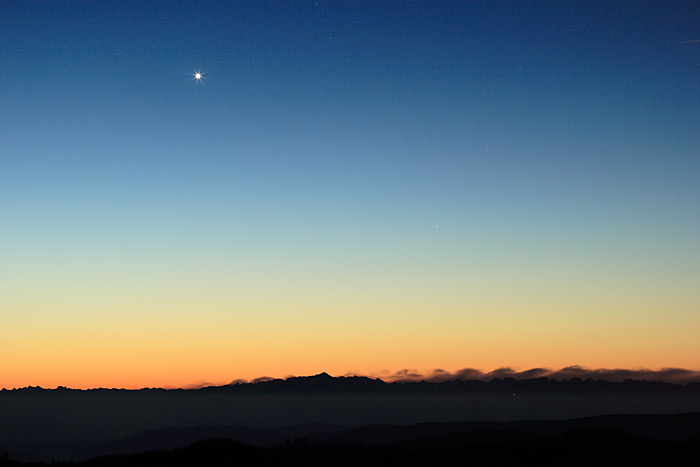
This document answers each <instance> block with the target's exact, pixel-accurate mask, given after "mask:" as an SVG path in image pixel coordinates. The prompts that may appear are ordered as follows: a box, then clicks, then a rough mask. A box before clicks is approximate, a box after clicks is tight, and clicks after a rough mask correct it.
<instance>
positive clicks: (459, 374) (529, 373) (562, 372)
mask: <svg viewBox="0 0 700 467" xmlns="http://www.w3.org/2000/svg"><path fill="white" fill-rule="evenodd" d="M373 376H376V377H379V378H381V379H382V380H384V381H386V382H404V381H405V382H409V381H428V382H435V383H439V382H443V381H450V380H461V381H467V380H479V381H490V380H492V379H495V378H513V379H516V380H524V379H532V378H549V379H554V380H564V379H566V380H570V379H572V378H579V379H582V380H586V379H589V378H590V379H594V380H598V379H603V380H606V381H610V382H620V381H624V380H628V379H631V380H646V381H663V382H667V383H675V384H687V383H691V382H700V371H695V370H688V369H685V368H662V369H659V370H650V369H646V368H640V369H634V370H632V369H623V368H615V369H607V368H595V369H592V368H586V367H582V366H578V365H573V366H567V367H564V368H561V369H559V370H552V369H548V368H531V369H529V370H523V371H517V370H514V369H512V368H509V367H505V368H498V369H496V370H493V371H489V372H483V371H481V370H477V369H475V368H463V369H461V370H457V371H455V372H449V371H445V370H443V369H439V368H438V369H435V370H432V371H431V372H429V373H427V374H422V373H419V372H417V371H414V370H409V369H404V370H400V371H397V372H395V373H387V374H382V375H373Z"/></svg>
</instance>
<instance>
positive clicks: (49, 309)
mask: <svg viewBox="0 0 700 467" xmlns="http://www.w3.org/2000/svg"><path fill="white" fill-rule="evenodd" d="M699 24H700V3H698V2H697V1H673V2H668V1H624V2H615V1H609V2H608V1H606V2H600V1H573V0H572V1H566V0H560V1H540V2H530V1H523V2H517V1H516V2H498V1H463V2H454V1H444V2H436V1H428V0H425V1H412V2H408V1H381V2H379V1H373V2H370V1H366V2H364V1H361V2H344V1H343V2H341V1H323V0H318V1H313V0H312V1H294V2H281V1H280V2H264V1H254V2H253V1H250V2H230V3H229V2H173V1H168V2H140V1H134V2H126V1H125V2H109V1H99V2H92V1H91V2H80V1H70V2H68V1H66V2H54V1H13V0H4V1H3V2H2V3H0V31H1V32H0V84H1V86H0V355H2V357H1V358H0V387H7V388H12V387H22V386H27V385H41V386H44V387H55V386H57V385H65V386H70V387H128V388H135V387H144V386H169V387H173V386H183V385H188V384H194V383H197V382H202V381H206V382H211V383H215V384H221V383H227V382H229V381H232V380H234V379H237V378H246V379H251V378H256V377H260V376H273V377H283V376H287V375H306V374H314V373H319V372H321V371H327V372H329V373H331V374H335V375H342V374H346V373H348V372H357V373H362V374H376V375H379V374H381V372H382V371H389V372H394V371H398V370H400V369H403V368H412V369H417V370H418V371H429V370H431V369H434V368H444V369H446V370H449V371H454V370H457V369H459V368H463V367H472V368H480V369H482V370H484V371H489V370H492V369H494V368H498V367H502V366H510V367H513V368H516V369H526V368H530V367H536V366H537V367H550V368H560V367H563V366H567V365H584V366H589V367H600V368H618V367H620V368H637V367H646V368H661V367H667V366H674V367H685V368H692V369H698V368H700V340H699V339H698V335H700V118H699V117H698V116H699V115H700V41H698V40H699V39H700V28H699V27H698V25H699ZM195 71H202V72H203V73H204V77H205V79H204V80H202V81H201V82H195V81H194V80H193V74H194V72H195Z"/></svg>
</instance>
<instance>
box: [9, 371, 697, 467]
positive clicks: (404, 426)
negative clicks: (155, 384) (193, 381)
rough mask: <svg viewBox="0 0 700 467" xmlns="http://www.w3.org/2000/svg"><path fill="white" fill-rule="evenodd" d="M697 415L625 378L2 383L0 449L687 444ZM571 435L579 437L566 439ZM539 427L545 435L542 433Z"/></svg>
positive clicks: (668, 394) (81, 451)
mask: <svg viewBox="0 0 700 467" xmlns="http://www.w3.org/2000/svg"><path fill="white" fill-rule="evenodd" d="M684 413H686V414H688V413H689V414H690V415H682V414H684ZM693 413H695V414H693ZM698 413H700V383H696V382H689V383H687V384H675V383H669V382H659V381H647V380H633V379H628V380H622V381H614V382H612V381H606V380H603V379H592V378H587V379H580V378H571V379H561V380H556V379H550V378H547V377H536V378H524V379H518V378H513V377H505V378H493V379H491V380H489V381H484V380H446V381H441V382H437V381H433V382H431V381H400V382H385V381H382V380H381V379H375V378H368V377H363V376H347V377H332V376H330V375H328V374H326V373H321V374H318V375H313V376H306V377H292V378H287V379H284V380H282V379H273V380H265V381H259V382H253V383H236V384H229V385H224V386H210V387H203V388H199V389H153V388H151V389H141V390H124V389H91V390H76V389H68V388H63V387H59V388H56V389H42V388H38V387H28V388H22V389H15V390H3V391H0V452H3V451H6V452H8V453H9V454H10V459H15V460H18V461H39V462H47V461H52V460H56V461H63V460H71V459H76V460H77V459H82V460H85V459H88V458H95V457H99V456H106V455H126V454H134V455H136V454H138V453H143V452H146V451H154V450H161V451H168V452H170V451H172V450H175V449H185V448H186V446H188V445H191V444H192V443H195V442H199V441H202V440H204V439H214V438H216V439H228V440H234V441H236V442H238V443H240V444H241V445H245V446H248V447H250V449H249V448H248V447H247V448H245V449H248V450H249V451H250V452H257V453H261V454H260V455H261V456H263V457H265V456H270V455H272V454H271V453H272V452H273V451H272V450H274V449H275V447H276V446H279V445H281V444H285V443H286V442H288V441H289V442H291V444H292V445H294V446H296V448H294V449H298V450H297V451H295V450H294V449H292V448H288V449H289V450H287V451H284V452H285V453H292V452H301V451H303V449H307V447H306V445H305V447H304V448H303V449H302V447H300V446H299V444H300V443H298V442H296V443H295V440H306V441H307V442H308V443H310V445H313V446H317V447H314V448H313V449H312V451H313V452H314V453H317V452H320V451H321V450H322V449H327V445H328V444H329V443H330V444H332V445H336V444H338V443H339V444H340V447H338V449H341V447H343V446H347V445H348V444H350V445H353V446H354V445H360V446H363V447H362V450H361V452H367V453H369V452H376V449H379V448H377V446H382V448H381V449H380V451H382V452H384V454H382V456H384V455H385V454H386V452H385V449H388V448H387V446H389V445H391V446H393V447H391V449H390V450H393V449H398V451H397V452H407V451H406V450H410V448H411V446H403V445H402V444H401V443H407V442H408V443H411V442H412V441H411V440H417V439H421V440H424V441H421V443H424V445H425V446H429V445H434V446H439V445H440V443H447V444H445V447H444V449H447V450H449V449H448V447H449V446H448V445H449V443H462V444H463V443H467V444H469V443H477V444H479V443H482V441H483V442H484V443H487V444H488V443H492V444H493V443H494V442H496V441H497V442H498V443H501V442H506V444H508V443H511V442H512V443H516V442H517V443H524V442H530V441H533V442H534V440H535V438H536V440H538V441H537V442H538V443H539V442H545V443H548V442H550V441H551V442H552V443H555V444H557V443H565V442H567V441H566V440H567V439H578V438H577V437H581V436H583V437H584V438H585V439H589V438H590V437H591V436H594V437H597V438H595V439H599V440H607V441H605V442H608V441H609V440H610V437H611V436H613V435H612V434H610V433H608V432H609V431H613V432H619V433H623V434H624V436H623V437H621V438H619V439H618V441H620V442H622V440H627V441H625V443H627V442H628V441H629V442H630V443H633V444H634V443H635V442H637V441H633V440H632V438H635V439H637V438H640V439H651V440H655V441H654V442H655V443H657V444H658V443H661V444H659V446H661V445H663V446H667V445H668V443H671V444H673V443H675V444H674V446H675V445H676V444H678V443H680V444H682V445H683V446H685V447H684V448H682V449H686V448H687V446H695V445H696V444H697V441H698V440H699V439H700V431H698V430H696V431H693V430H695V429H696V428H697V427H700V420H699V419H698V415H697V414H698ZM639 414H645V415H639ZM596 416H602V417H603V418H597V417H596ZM591 417H592V418H591ZM605 417H613V418H610V419H608V418H605ZM635 417H638V418H635ZM659 417H660V418H659ZM567 420H575V421H574V422H567ZM576 430H578V431H576ZM581 430H583V432H580V431H581ZM591 430H593V432H595V433H593V432H591ZM568 432H575V433H578V434H574V435H571V436H573V438H566V437H565V434H566V433H568ZM465 433H469V434H470V435H469V436H468V439H467V438H464V436H466V435H464V434H465ZM477 433H480V434H478V435H477ZM494 433H495V434H494ZM592 433H593V434H592ZM601 433H602V434H601ZM463 435H464V436H463ZM533 436H534V437H535V438H533ZM547 436H548V437H550V438H547V439H550V441H542V440H543V439H545V438H543V437H547ZM493 437H495V438H493ZM630 437H632V438H630ZM494 439H495V440H496V441H494ZM430 440H432V441H430ZM469 440H470V441H469ZM479 440H481V441H479ZM528 440H529V441H528ZM693 440H694V441H693ZM577 442H578V441H577ZM581 442H583V441H581ZM601 442H602V441H601ZM664 443H666V444H664ZM419 444H420V443H419ZM285 445H286V444H285ZM321 445H323V447H321ZM417 445H418V444H416V446H417ZM479 445H481V444H479ZM509 446H510V444H509ZM511 447H512V446H511ZM252 448H255V449H253V450H251V449H252ZM217 449H218V448H217ZM231 449H234V448H231ZM241 449H244V448H241ZM256 449H257V450H256ZM261 449H262V450H263V451H260V450H261ZM328 449H330V448H328ZM333 449H336V448H333ZM365 449H366V450H368V451H365ZM426 449H427V448H426ZM436 449H437V448H436ZM441 449H442V448H441ZM450 449H451V448H450ZM509 449H510V448H509ZM659 449H662V450H663V449H665V448H662V447H660V448H659ZM679 449H680V448H679ZM267 450H271V451H267ZM391 452H394V451H391ZM162 455H164V456H165V455H166V454H162ZM167 455H170V454H167ZM256 455H257V454H256ZM275 455H276V454H275ZM284 455H287V454H284ZM290 455H291V454H290ZM294 455H296V454H294ZM314 455H315V454H314ZM348 455H349V454H348ZM363 455H364V454H363ZM368 455H369V454H368ZM386 455H388V454H386ZM402 455H403V454H400V455H398V456H399V458H401V456H402ZM426 455H427V454H426ZM391 456H393V454H392V455H391ZM391 456H390V457H391ZM273 457H274V456H273ZM380 457H381V456H380ZM409 457H411V456H409ZM265 458H267V457H265ZM392 458H393V457H392ZM365 460H367V459H365ZM367 461H368V462H370V461H369V460H367ZM7 462H9V461H7ZM426 462H427V461H426Z"/></svg>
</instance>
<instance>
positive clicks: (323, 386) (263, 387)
mask: <svg viewBox="0 0 700 467" xmlns="http://www.w3.org/2000/svg"><path fill="white" fill-rule="evenodd" d="M3 391H6V390H3ZM44 391H56V392H70V391H82V390H76V389H69V388H64V387H58V388H57V389H43V388H40V387H27V388H22V389H13V390H10V392H20V393H38V392H44ZM87 391H124V390H123V389H90V390H87ZM138 391H168V392H199V393H226V394H260V395H265V394H338V393H351V394H367V393H379V394H401V393H403V394H420V393H431V394H440V393H482V394H512V395H514V396H517V395H518V394H526V393H527V394H572V395H573V394H608V393H610V394H622V393H643V394H649V393H659V394H662V393H663V394H674V393H675V394H682V393H685V394H692V393H700V383H699V382H690V383H687V384H677V383H669V382H663V381H647V380H636V379H627V380H624V381H619V382H612V381H607V380H604V379H592V378H588V379H581V378H571V379H562V380H557V379H550V378H546V377H539V378H529V379H515V378H511V377H507V378H493V379H491V380H490V381H482V380H447V381H442V382H429V381H397V382H391V383H388V382H385V381H383V380H381V379H378V378H368V377H365V376H337V377H333V376H330V375H329V374H327V373H320V374H317V375H314V376H297V377H291V378H287V379H270V380H265V381H259V382H252V383H235V384H229V385H224V386H207V387H203V388H198V389H157V388H147V389H140V390H138Z"/></svg>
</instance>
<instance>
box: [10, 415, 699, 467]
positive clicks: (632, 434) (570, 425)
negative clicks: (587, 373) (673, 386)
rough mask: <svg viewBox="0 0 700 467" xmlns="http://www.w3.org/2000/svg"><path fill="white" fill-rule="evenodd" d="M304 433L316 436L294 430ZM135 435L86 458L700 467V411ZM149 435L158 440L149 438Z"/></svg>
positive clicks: (116, 461) (15, 464)
mask: <svg viewBox="0 0 700 467" xmlns="http://www.w3.org/2000/svg"><path fill="white" fill-rule="evenodd" d="M301 434H306V436H297V437H296V438H289V437H288V436H290V435H291V436H294V435H301ZM183 435H187V436H183ZM187 437H194V438H197V437H201V439H199V440H197V441H188V442H187V444H185V445H183V446H181V447H178V446H174V447H171V448H164V447H156V446H157V445H158V444H159V443H161V444H162V441H163V440H169V441H171V442H176V441H180V442H184V441H185V438H187ZM241 437H243V438H245V437H248V438H249V440H248V441H249V442H242V441H241V440H240V438H241ZM250 439H255V440H256V441H254V442H250ZM134 440H139V442H140V443H141V445H142V447H146V446H150V448H149V449H143V450H142V451H141V452H136V453H130V452H129V451H128V450H123V451H121V452H122V454H117V455H114V454H112V455H97V456H95V457H92V458H90V459H87V460H84V461H82V462H81V465H86V466H121V465H125V466H126V465H129V466H141V465H143V466H146V465H149V466H150V465H176V466H179V465H203V466H207V465H232V464H235V465H279V464H280V463H284V464H285V465H287V464H290V465H309V466H315V465H329V464H332V465H363V466H374V465H408V466H423V465H443V464H445V465H447V464H450V465H452V464H454V463H455V461H456V462H457V464H463V465H482V464H485V465H493V466H501V465H514V464H515V465H574V466H578V465H623V466H624V465H635V466H638V465H642V466H644V465H678V466H682V465H688V466H695V465H698V464H697V463H698V461H700V413H695V414H680V415H660V416H649V415H635V416H604V417H590V418H585V419H573V420H563V421H518V422H510V423H498V422H467V423H426V424H417V425H408V426H396V425H375V426H366V427H357V428H341V427H334V426H320V425H315V426H299V427H288V428H285V429H270V430H260V429H252V428H248V429H246V428H243V427H192V428H188V429H178V430H172V429H170V430H156V431H153V432H149V433H142V434H140V435H138V436H136V437H132V438H131V441H134ZM147 440H150V444H149V443H145V444H144V442H145V441H147ZM173 440H176V441H173ZM124 441H128V440H124ZM132 447H134V446H133V445H132ZM21 465H23V464H22V463H21V462H20V461H16V460H13V459H12V458H11V457H10V456H9V455H6V456H4V457H3V459H1V460H0V467H19V466H21ZM33 465H42V464H33ZM51 465H56V464H55V463H52V464H51ZM58 465H61V464H60V463H59V464H58Z"/></svg>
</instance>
